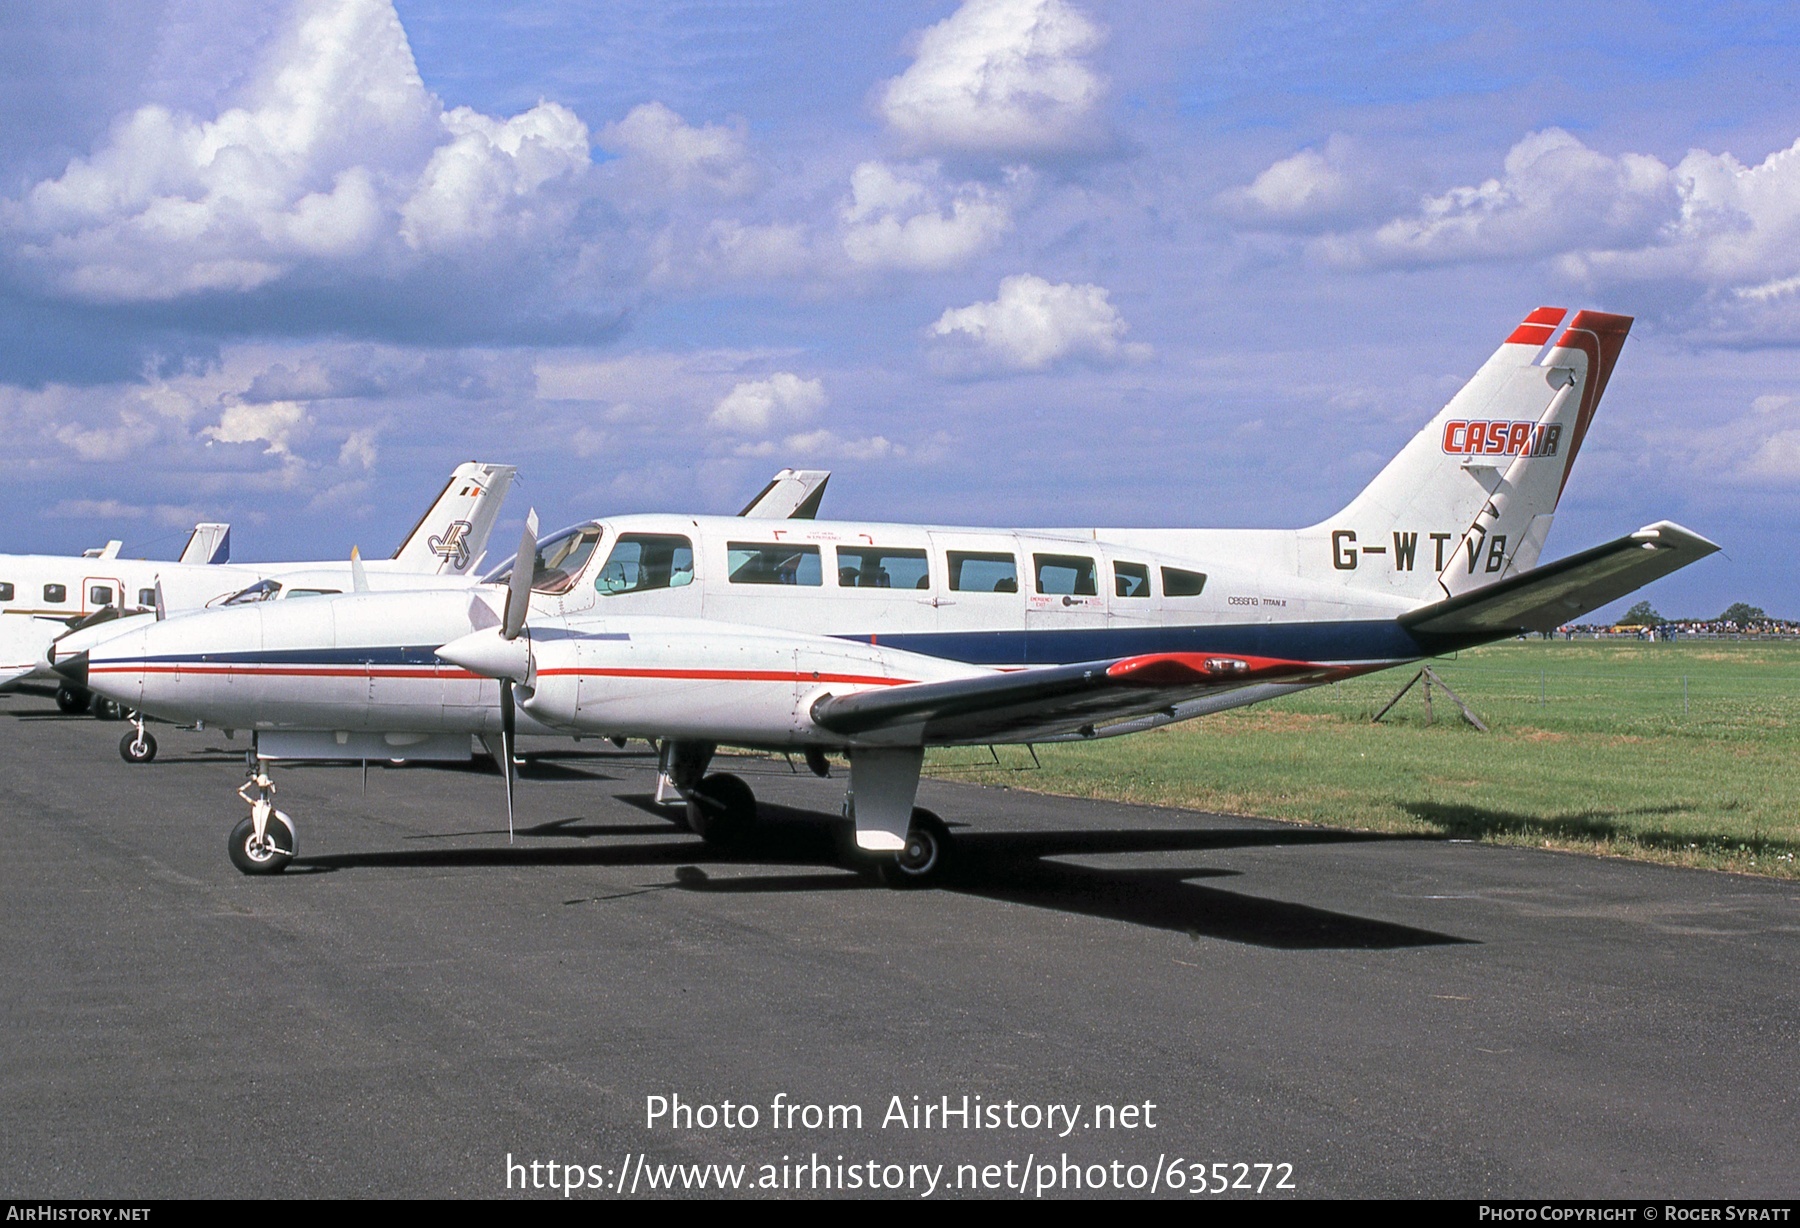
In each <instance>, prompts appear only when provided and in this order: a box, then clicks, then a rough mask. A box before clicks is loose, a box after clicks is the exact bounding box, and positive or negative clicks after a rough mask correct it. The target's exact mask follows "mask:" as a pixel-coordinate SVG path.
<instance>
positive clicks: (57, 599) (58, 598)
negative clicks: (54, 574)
mask: <svg viewBox="0 0 1800 1228" xmlns="http://www.w3.org/2000/svg"><path fill="white" fill-rule="evenodd" d="M68 599H69V590H68V589H66V588H64V587H63V586H62V585H60V584H46V585H44V600H45V601H47V602H49V603H50V604H51V605H61V604H62V603H63V602H65V601H67V600H68Z"/></svg>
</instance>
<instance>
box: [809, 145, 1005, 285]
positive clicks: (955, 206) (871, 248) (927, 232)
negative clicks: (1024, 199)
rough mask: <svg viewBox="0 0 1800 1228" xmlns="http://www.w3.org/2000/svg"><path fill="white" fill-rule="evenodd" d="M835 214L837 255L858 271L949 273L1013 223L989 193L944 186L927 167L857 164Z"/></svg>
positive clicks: (967, 186) (964, 186)
mask: <svg viewBox="0 0 1800 1228" xmlns="http://www.w3.org/2000/svg"><path fill="white" fill-rule="evenodd" d="M841 216H842V220H843V244H844V254H845V255H847V256H849V257H850V259H851V260H852V261H853V262H854V263H855V264H857V265H860V266H863V267H865V268H892V269H924V270H932V269H948V268H954V267H956V266H957V265H959V264H961V263H962V262H963V261H965V260H967V259H968V258H969V257H970V256H973V255H974V254H975V253H977V252H979V251H981V250H982V249H983V248H985V247H987V246H988V245H990V244H991V243H993V242H994V240H996V239H998V238H999V237H1000V236H1001V235H1003V234H1005V233H1006V230H1007V228H1008V227H1009V226H1010V225H1011V224H1012V223H1011V217H1010V215H1009V214H1008V211H1007V208H1006V205H1005V203H1004V202H1003V201H1002V200H1000V199H999V197H998V195H997V194H996V193H995V192H994V191H993V190H992V189H990V188H988V187H986V186H985V185H983V184H979V183H964V184H959V185H955V186H950V185H946V184H945V183H944V182H943V179H942V176H941V175H940V173H939V168H938V166H937V164H936V163H930V162H927V163H922V164H919V165H914V166H890V165H889V164H887V163H885V162H864V163H862V164H861V165H860V166H858V167H857V168H856V169H855V170H854V171H853V172H851V175H850V200H849V202H848V203H847V204H845V205H844V207H843V210H842V215H841Z"/></svg>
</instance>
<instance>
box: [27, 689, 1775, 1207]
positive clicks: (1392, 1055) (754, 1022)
mask: <svg viewBox="0 0 1800 1228" xmlns="http://www.w3.org/2000/svg"><path fill="white" fill-rule="evenodd" d="M126 728H127V726H125V725H123V724H118V723H102V722H97V721H94V720H92V719H90V718H85V717H83V718H66V717H63V716H61V715H60V714H59V713H57V712H56V710H55V708H54V706H52V705H51V704H50V703H49V701H48V700H47V699H45V698H43V697H41V696H36V695H30V694H22V695H21V694H16V695H9V696H3V697H0V747H3V748H4V749H3V750H0V842H3V844H0V892H3V895H0V899H3V900H4V903H3V904H0V952H3V954H0V960H3V967H4V980H3V982H0V984H4V987H5V989H4V1020H5V1025H4V1031H3V1033H0V1096H3V1098H4V1103H5V1105H6V1109H5V1112H4V1114H0V1173H4V1188H3V1189H0V1195H4V1196H5V1197H9V1198H172V1197H208V1196H256V1195H303V1196H304V1195H312V1196H360V1195H377V1196H440V1197H441V1196H456V1197H468V1196H474V1197H495V1196H505V1195H507V1194H508V1193H509V1190H510V1192H511V1193H512V1194H514V1195H518V1194H520V1193H521V1192H523V1193H526V1194H530V1195H532V1196H537V1197H560V1196H561V1192H560V1190H552V1189H548V1188H545V1187H547V1186H550V1185H559V1186H560V1185H567V1184H573V1182H574V1179H575V1176H574V1174H573V1173H571V1171H570V1170H569V1169H568V1168H565V1167H563V1166H566V1165H573V1166H575V1170H576V1172H578V1174H579V1177H580V1181H581V1184H582V1185H583V1186H584V1187H589V1188H583V1189H580V1190H577V1191H576V1196H578V1197H602V1198H608V1197H616V1196H618V1194H619V1193H621V1192H623V1193H632V1192H635V1193H637V1194H638V1195H639V1196H652V1195H655V1196H662V1195H663V1194H664V1192H665V1191H664V1189H663V1188H662V1187H663V1185H665V1184H671V1183H672V1184H674V1185H675V1186H676V1187H677V1192H682V1190H681V1187H682V1186H683V1184H684V1182H685V1183H686V1184H687V1185H689V1186H692V1185H695V1184H696V1183H697V1182H698V1181H699V1180H701V1179H704V1180H705V1181H706V1182H707V1183H708V1184H707V1188H706V1190H705V1191H704V1192H706V1193H709V1194H716V1190H717V1184H716V1183H717V1182H718V1181H720V1180H724V1181H727V1182H729V1181H732V1180H734V1178H733V1177H732V1171H733V1170H732V1169H730V1168H720V1169H710V1170H709V1169H707V1168H706V1167H705V1166H707V1165H721V1166H730V1165H743V1166H744V1168H743V1169H742V1173H743V1176H742V1177H741V1178H736V1180H739V1181H740V1182H741V1186H742V1190H741V1193H742V1194H743V1195H753V1194H758V1193H762V1194H777V1195H786V1196H792V1195H793V1194H795V1193H800V1194H805V1195H811V1194H812V1193H814V1191H815V1190H818V1191H819V1192H822V1193H837V1192H839V1190H840V1189H844V1190H845V1191H846V1192H848V1193H851V1194H858V1193H863V1192H866V1190H867V1187H868V1186H869V1185H871V1184H873V1185H876V1186H884V1187H893V1186H896V1185H897V1186H898V1188H886V1189H884V1190H883V1191H881V1192H885V1193H887V1194H889V1195H890V1196H899V1197H922V1196H925V1195H927V1194H928V1193H929V1194H930V1195H931V1196H933V1197H939V1198H942V1197H956V1196H969V1195H971V1194H978V1193H979V1194H984V1195H985V1196H989V1197H993V1196H1002V1195H1004V1194H1005V1193H1006V1192H1007V1190H1009V1189H1010V1191H1011V1192H1012V1193H1013V1194H1015V1195H1017V1194H1019V1193H1021V1192H1023V1193H1025V1194H1028V1195H1029V1194H1036V1193H1039V1192H1042V1193H1044V1194H1045V1195H1056V1196H1068V1195H1085V1194H1091V1193H1092V1192H1094V1191H1093V1190H1092V1189H1091V1187H1092V1185H1093V1184H1094V1183H1095V1182H1096V1181H1098V1182H1100V1183H1101V1184H1102V1185H1103V1186H1105V1187H1106V1188H1104V1189H1103V1191H1102V1192H1104V1193H1107V1194H1111V1195H1119V1194H1126V1195H1129V1194H1131V1193H1133V1192H1134V1190H1133V1186H1134V1185H1135V1184H1140V1183H1141V1184H1144V1185H1145V1189H1144V1191H1143V1192H1145V1193H1148V1192H1150V1189H1149V1183H1150V1182H1152V1181H1154V1183H1155V1192H1156V1193H1158V1194H1161V1195H1171V1194H1172V1195H1174V1196H1177V1197H1190V1198H1192V1197H1215V1196H1219V1195H1217V1194H1215V1193H1213V1192H1212V1191H1214V1190H1216V1189H1217V1188H1218V1186H1220V1185H1235V1186H1237V1187H1238V1188H1236V1189H1235V1190H1231V1191H1228V1195H1232V1196H1243V1195H1245V1194H1246V1193H1252V1194H1253V1193H1254V1187H1256V1186H1258V1185H1260V1186H1262V1187H1263V1188H1262V1193H1263V1196H1274V1195H1277V1194H1286V1193H1289V1191H1286V1190H1277V1189H1276V1186H1278V1185H1280V1184H1286V1185H1289V1186H1291V1187H1292V1190H1291V1192H1292V1193H1294V1194H1298V1195H1301V1196H1311V1197H1331V1196H1410V1195H1432V1196H1448V1197H1496V1198H1556V1197H1575V1198H1600V1197H1634V1198H1638V1197H1641V1198H1653V1197H1654V1198H1666V1197H1680V1198H1703V1197H1731V1196H1739V1197H1762V1198H1778V1197H1789V1196H1793V1195H1794V1194H1796V1193H1797V1192H1800V1178H1796V1175H1795V1166H1796V1160H1797V1159H1800V1099H1797V1097H1800V1092H1797V1091H1796V1080H1795V1067H1796V1055H1797V1054H1800V1024H1797V1020H1796V1015H1797V1012H1796V999H1797V996H1800V995H1797V994H1796V985H1795V980H1796V969H1800V887H1796V886H1795V885H1793V884H1791V883H1781V882H1772V881H1761V880H1754V879H1748V878H1741V877H1732V876H1726V875H1720V874H1711V873H1703V872H1694V871H1681V870H1671V869H1663V868H1658V867H1652V866H1643V865H1635V864H1631V863H1625V862H1615V861H1602V860H1595V859H1590V858H1584V857H1576V856H1566V855H1558V854H1551V853H1541V852H1533V851H1528V850H1516V849H1501V848H1492V847H1484V846H1481V845H1474V844H1466V843H1455V842H1449V841H1440V840H1422V839H1396V838H1383V837H1369V836H1360V835H1356V834H1352V833H1345V832H1331V831H1323V830H1315V829H1306V828H1298V827H1292V826H1287V825H1282V824H1276V823H1268V822H1259V821H1251V820H1245V819H1237V818H1230V817H1225V816H1220V815H1213V814H1201V813H1193V812H1185V811H1178V810H1165V809H1152V808H1145V807H1131V806H1121V805H1113V804H1102V803H1093V802H1086V801H1079V800H1070V799H1062V798H1051V797H1042V796H1036V795H1033V794H1030V793H1028V792H1024V791H1022V789H1020V788H1008V787H1004V786H1006V785H1014V784H1016V785H1026V784H1029V780H1030V777H1029V775H1028V774H1012V773H1000V772H996V774H995V782H996V783H995V785H994V786H991V787H979V786H969V785H950V784H939V783H933V782H927V783H926V784H925V786H924V788H923V790H922V796H921V803H922V804H924V805H928V806H930V807H932V808H933V809H934V810H936V811H937V812H938V813H939V814H941V815H942V816H943V817H944V818H945V820H946V821H948V822H949V823H950V824H951V825H952V828H953V830H954V831H955V832H956V834H957V851H958V853H959V855H960V864H961V866H962V871H961V874H960V876H959V878H958V879H957V881H955V882H954V883H953V884H952V885H950V886H947V887H945V888H943V889H940V890H927V891H891V890H888V889H886V888H883V887H881V886H879V885H878V884H877V883H876V882H874V880H873V879H871V878H869V877H867V876H865V875H861V874H858V873H856V872H854V871H853V870H850V869H846V868H844V867H843V866H842V865H841V864H840V862H839V860H838V855H837V853H836V845H837V840H836V825H835V816H836V814H837V813H838V807H839V804H840V802H841V798H842V787H843V781H842V780H841V779H833V780H829V781H821V780H817V779H815V778H813V777H812V776H810V775H808V774H806V773H805V770H804V768H803V767H802V768H801V770H800V772H799V774H795V773H793V772H792V771H791V770H790V768H789V765H788V764H787V763H785V762H784V761H783V760H781V759H744V760H738V761H736V762H735V763H733V764H730V765H724V764H721V766H722V767H726V766H728V767H729V770H733V771H736V772H738V773H739V774H740V775H742V776H743V777H744V778H745V779H746V780H748V781H749V782H750V783H751V784H752V785H753V786H754V787H755V789H756V791H757V794H758V797H759V798H760V799H761V800H762V802H763V819H764V826H765V828H766V832H765V834H763V835H761V836H760V837H759V839H758V841H757V842H756V843H755V844H753V845H751V846H750V847H748V848H747V849H745V850H743V851H741V852H738V853H734V854H722V853H719V852H716V851H714V850H712V849H709V848H707V847H706V846H704V845H702V844H701V843H700V841H699V840H697V839H696V838H695V837H693V836H691V835H689V834H687V833H686V832H685V831H683V830H680V829H678V828H676V827H675V826H674V825H672V824H671V823H670V822H669V821H668V820H667V819H666V818H664V817H663V816H662V814H661V813H659V812H658V811H657V809H656V807H654V806H653V805H652V804H651V802H650V800H649V794H650V792H651V789H652V787H653V782H654V772H653V768H654V763H653V760H652V759H651V758H650V757H649V755H648V754H647V753H646V752H645V748H644V746H643V744H642V743H632V744H630V745H629V746H628V747H627V749H626V751H624V752H615V751H614V750H613V749H612V747H610V746H609V745H606V744H601V747H600V749H599V750H595V749H594V744H593V743H591V742H590V743H582V744H581V745H580V746H578V747H577V746H574V745H573V744H568V743H564V744H559V747H560V750H559V757H557V758H554V759H546V760H540V761H539V762H538V763H536V764H535V765H534V766H533V767H532V768H531V769H529V770H528V772H527V774H526V775H525V777H524V778H523V779H522V780H521V781H520V784H519V790H518V833H517V838H516V839H515V840H514V841H512V842H511V843H509V842H508V839H507V832H506V820H505V803H504V793H503V791H502V786H501V782H500V780H499V777H498V776H497V775H496V774H495V773H494V771H493V769H492V765H491V764H487V763H482V762H480V761H477V763H476V764H475V765H473V766H470V767H468V768H466V769H465V768H443V767H435V768H433V767H424V766H413V767H393V766H387V765H372V766H371V767H370V769H369V772H368V779H367V790H366V792H365V791H364V786H363V780H362V773H361V771H360V770H359V769H358V768H357V767H356V766H306V767H295V768H291V769H281V770H278V771H277V773H276V780H277V785H278V788H279V791H280V792H279V798H278V802H279V804H280V805H281V807H282V808H283V809H284V810H286V811H287V812H288V813H290V814H292V815H293V816H294V819H295V822H296V825H297V826H298V829H299V841H300V848H299V854H300V855H299V857H298V859H297V860H296V861H295V863H294V865H293V866H292V867H291V868H290V869H289V870H288V872H287V873H286V874H283V875H281V876H279V877H274V878H249V877H245V876H243V875H240V874H239V873H238V872H237V871H236V870H234V869H233V868H232V866H231V864H230V863H229V861H228V860H227V858H226V850H225V838H226V833H227V831H228V830H229V829H230V827H231V826H232V824H234V823H235V822H237V821H238V819H239V818H241V817H243V815H244V814H245V813H246V808H245V807H244V806H243V805H242V804H241V803H240V802H239V801H238V800H237V798H236V797H235V795H234V791H235V789H236V787H237V785H238V783H239V782H240V780H241V779H242V775H243V749H244V740H243V738H242V737H240V738H239V739H238V740H237V741H235V742H229V741H227V740H225V738H224V736H223V735H222V734H219V733H216V732H210V731H209V732H204V733H196V732H189V731H181V730H175V729H171V728H169V727H167V726H153V727H152V728H153V730H154V732H155V733H156V736H157V737H158V739H159V741H160V743H161V753H160V755H159V757H158V758H157V760H156V762H154V763H152V764H149V765H143V766H131V765H128V764H126V763H124V762H123V761H122V760H121V759H120V758H119V756H118V754H117V752H116V749H115V745H116V742H117V740H118V738H119V735H120V734H121V733H123V732H124V731H125V730H126ZM528 749H531V748H528ZM915 1097H917V1099H916V1100H915V1099H914V1098H915ZM964 1097H967V1098H968V1099H967V1101H965V1100H964ZM658 1098H661V1101H660V1103H661V1104H662V1105H663V1106H664V1107H665V1108H666V1110H667V1111H665V1112H664V1113H663V1114H662V1115H661V1116H660V1118H659V1119H657V1120H652V1119H651V1114H652V1112H653V1110H655V1109H656V1107H657V1105H658V1103H659V1101H658ZM677 1098H679V1099H677ZM977 1098H979V1099H977ZM726 1102H730V1104H731V1105H732V1106H733V1108H732V1111H731V1113H730V1115H729V1119H728V1115H727V1112H726V1110H725V1109H724V1108H723V1107H722V1106H724V1105H725V1103H726ZM946 1104H947V1105H948V1107H949V1108H951V1109H952V1110H958V1109H961V1108H963V1107H964V1106H965V1104H966V1105H967V1107H968V1108H969V1110H970V1111H969V1112H968V1113H967V1114H966V1115H964V1114H960V1113H957V1112H952V1113H951V1114H950V1115H949V1116H948V1117H947V1118H946V1117H945V1116H944V1115H943V1114H942V1113H941V1111H940V1112H939V1113H938V1114H936V1115H935V1116H934V1118H933V1119H932V1120H930V1121H927V1120H926V1119H925V1117H924V1114H923V1112H922V1110H923V1108H924V1107H926V1106H930V1107H933V1108H936V1109H939V1110H941V1109H942V1108H943V1107H945V1106H946ZM1009 1105H1010V1108H1008V1107H1007V1106H1009ZM1146 1105H1150V1106H1154V1107H1149V1108H1147V1107H1145V1106H1146ZM679 1106H686V1107H687V1108H688V1110H689V1112H690V1115H691V1116H690V1117H682V1118H679V1120H676V1118H677V1117H678V1114H679ZM697 1106H712V1115H710V1116H709V1114H708V1112H707V1110H706V1109H705V1108H698V1111H695V1110H696V1108H697ZM746 1106H748V1107H746ZM806 1106H815V1115H824V1117H823V1119H822V1120H820V1121H819V1124H818V1125H816V1126H815V1127H813V1128H808V1127H807V1124H806V1119H807V1109H806ZM831 1106H837V1110H838V1113H837V1120H836V1121H835V1123H833V1122H831V1121H830V1119H829V1114H830V1111H831ZM1057 1106H1066V1109H1065V1108H1062V1107H1057ZM1101 1106H1104V1107H1101ZM852 1107H854V1108H855V1109H856V1110H858V1111H860V1115H861V1122H860V1125H858V1124H857V1122H856V1121H855V1119H854V1117H853V1116H852V1114H851V1110H852ZM915 1109H919V1110H921V1111H920V1113H919V1115H918V1116H917V1117H915V1116H914V1115H913V1114H914V1111H915ZM750 1110H754V1112H755V1120H754V1121H753V1122H749V1121H747V1118H748V1117H749V1116H750ZM789 1110H792V1116H791V1117H790V1119H789V1121H788V1122H787V1123H786V1124H783V1122H782V1120H781V1117H782V1114H783V1113H784V1112H787V1111H789ZM896 1110H897V1111H898V1112H896ZM1008 1113H1010V1114H1011V1118H1012V1121H1011V1124H1010V1126H1009V1125H1008V1122H1007V1115H1008ZM902 1117H904V1119H905V1120H902ZM1071 1122H1072V1124H1070V1123H1071ZM815 1159H816V1161H817V1163H816V1164H815V1163H814V1161H815ZM534 1161H535V1162H536V1163H537V1167H536V1168H535V1169H534V1168H532V1167H531V1165H532V1163H533V1162H534ZM552 1161H554V1162H556V1164H557V1165H558V1168H557V1169H556V1170H555V1171H554V1173H553V1172H552V1170H551V1169H550V1168H549V1167H548V1165H549V1163H550V1162H552ZM677 1165H699V1166H701V1167H700V1168H698V1169H691V1168H690V1169H682V1168H678V1167H674V1166H677ZM1215 1165H1219V1166H1223V1167H1214V1166H1215ZM1240 1165H1241V1166H1243V1167H1242V1168H1241V1169H1240V1168H1239V1167H1238V1166H1240ZM1134 1166H1135V1167H1134ZM1259 1166H1261V1167H1259ZM1283 1166H1291V1167H1286V1168H1284V1167H1283ZM934 1170H935V1173H936V1176H935V1178H933V1172H934ZM928 1180H935V1185H932V1186H930V1187H928V1185H927V1182H928ZM853 1181H854V1182H855V1184H852V1182H853ZM759 1182H761V1183H763V1184H764V1185H767V1186H772V1188H767V1189H757V1188H755V1187H757V1185H758V1183H759ZM1196 1183H1198V1184H1199V1185H1200V1186H1202V1187H1204V1188H1205V1189H1206V1190H1207V1191H1208V1192H1207V1193H1205V1194H1197V1193H1195V1186H1196ZM594 1186H599V1187H600V1188H599V1189H598V1190H596V1189H594V1188H592V1187H594ZM821 1187H822V1188H821ZM971 1187H974V1188H971ZM984 1187H985V1188H984ZM997 1187H1000V1188H997ZM1246 1187H1249V1188H1246ZM686 1192H687V1193H689V1194H691V1195H695V1196H697V1195H699V1194H700V1193H701V1192H702V1191H701V1190H699V1189H689V1190H687V1191H686Z"/></svg>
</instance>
